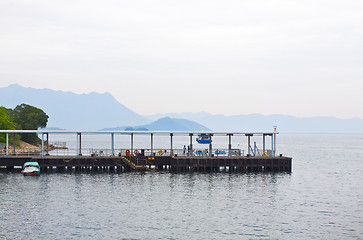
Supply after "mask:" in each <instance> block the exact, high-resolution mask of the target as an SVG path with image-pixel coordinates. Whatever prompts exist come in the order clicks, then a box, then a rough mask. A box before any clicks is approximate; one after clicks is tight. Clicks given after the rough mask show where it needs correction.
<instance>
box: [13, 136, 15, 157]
mask: <svg viewBox="0 0 363 240" xmlns="http://www.w3.org/2000/svg"><path fill="white" fill-rule="evenodd" d="M13 138H14V141H13V142H14V155H16V152H15V133H13Z"/></svg>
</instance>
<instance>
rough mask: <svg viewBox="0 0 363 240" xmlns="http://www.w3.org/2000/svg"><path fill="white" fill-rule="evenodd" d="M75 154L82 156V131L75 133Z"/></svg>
mask: <svg viewBox="0 0 363 240" xmlns="http://www.w3.org/2000/svg"><path fill="white" fill-rule="evenodd" d="M77 156H82V133H80V132H78V133H77Z"/></svg>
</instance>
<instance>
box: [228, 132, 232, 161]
mask: <svg viewBox="0 0 363 240" xmlns="http://www.w3.org/2000/svg"><path fill="white" fill-rule="evenodd" d="M227 135H228V156H229V157H230V156H232V136H233V134H227Z"/></svg>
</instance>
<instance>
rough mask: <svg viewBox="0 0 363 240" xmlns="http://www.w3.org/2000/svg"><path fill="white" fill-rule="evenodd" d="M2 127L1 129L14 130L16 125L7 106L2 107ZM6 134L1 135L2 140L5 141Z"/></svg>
mask: <svg viewBox="0 0 363 240" xmlns="http://www.w3.org/2000/svg"><path fill="white" fill-rule="evenodd" d="M0 129H1V130H14V129H15V125H14V124H13V123H12V122H11V121H10V118H9V116H8V113H7V110H6V108H5V107H3V106H1V107H0ZM5 136H6V135H5V134H1V135H0V142H3V143H4V142H5V138H6V137H5Z"/></svg>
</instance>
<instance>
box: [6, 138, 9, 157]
mask: <svg viewBox="0 0 363 240" xmlns="http://www.w3.org/2000/svg"><path fill="white" fill-rule="evenodd" d="M6 156H9V133H6Z"/></svg>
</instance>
